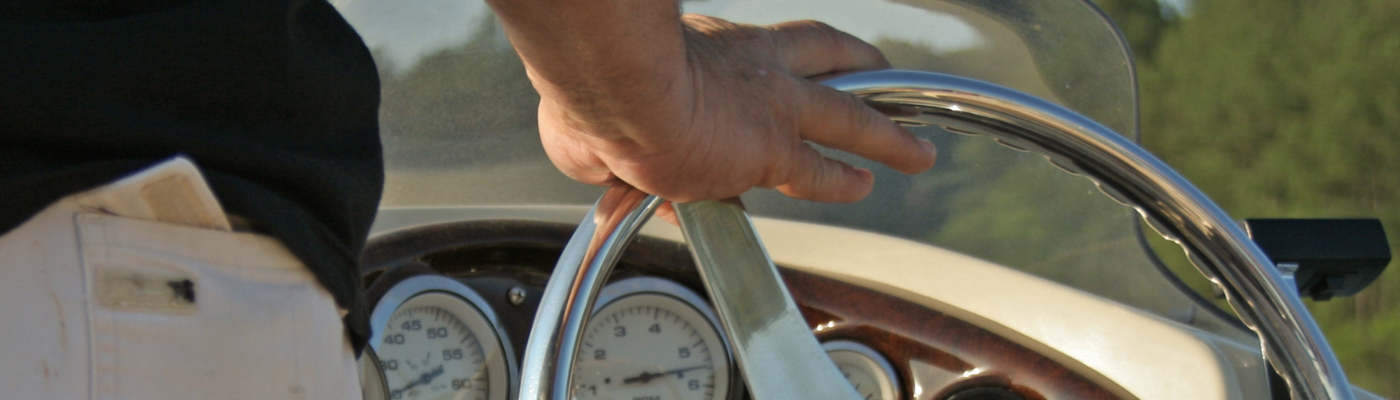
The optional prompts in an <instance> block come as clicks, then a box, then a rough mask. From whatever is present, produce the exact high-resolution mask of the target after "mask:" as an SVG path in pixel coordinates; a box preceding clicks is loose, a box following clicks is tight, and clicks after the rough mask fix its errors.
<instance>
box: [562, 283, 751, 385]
mask: <svg viewBox="0 0 1400 400" xmlns="http://www.w3.org/2000/svg"><path fill="white" fill-rule="evenodd" d="M598 304H600V306H599V307H597V308H595V310H594V312H593V317H592V318H591V320H590V322H589V323H588V326H587V327H586V328H585V330H584V337H583V343H582V344H581V345H580V346H579V354H578V356H577V357H578V358H577V360H578V361H577V362H576V363H575V367H574V372H573V398H574V399H577V400H592V399H647V400H722V399H725V398H727V397H728V396H729V392H730V382H731V376H732V369H731V365H732V363H731V362H730V358H729V351H728V350H727V348H726V347H725V343H724V340H723V336H721V335H722V334H721V333H720V331H719V330H718V329H716V322H715V318H714V313H713V312H712V311H710V309H709V308H708V307H706V306H704V303H703V302H702V301H701V300H700V297H699V296H698V295H696V294H695V293H694V292H691V291H690V290H689V289H686V288H684V287H682V286H680V285H678V284H675V283H673V282H670V281H665V280H661V279H656V278H631V279H627V280H623V281H619V282H617V283H614V284H611V285H609V286H608V287H606V288H604V289H603V291H602V293H601V294H600V296H599V299H598Z"/></svg>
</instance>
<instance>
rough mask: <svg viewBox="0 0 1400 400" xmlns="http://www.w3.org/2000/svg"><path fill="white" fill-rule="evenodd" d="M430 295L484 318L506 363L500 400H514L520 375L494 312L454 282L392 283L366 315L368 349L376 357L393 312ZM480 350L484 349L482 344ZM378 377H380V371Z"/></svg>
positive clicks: (431, 278) (433, 278)
mask: <svg viewBox="0 0 1400 400" xmlns="http://www.w3.org/2000/svg"><path fill="white" fill-rule="evenodd" d="M431 292H438V293H446V294H450V295H453V296H456V297H457V298H459V299H461V300H463V301H465V302H466V303H467V304H468V305H470V306H471V307H472V308H475V309H476V311H478V312H480V313H481V315H482V316H483V317H485V318H486V323H487V324H489V325H491V330H492V331H493V333H494V334H495V335H496V343H495V345H496V346H498V351H500V352H501V355H503V356H504V358H505V362H506V395H505V397H504V398H506V399H511V398H514V397H515V393H516V388H517V387H519V382H520V375H519V373H517V372H516V371H517V369H516V368H515V347H514V346H511V343H510V336H509V335H507V334H506V331H505V328H504V327H502V326H501V323H500V319H498V318H496V312H495V311H494V310H493V309H492V308H491V305H490V303H487V302H486V299H485V298H482V297H481V295H480V294H477V293H476V291H475V290H472V288H470V287H467V285H465V284H463V283H462V282H458V281H457V280H455V279H452V278H449V277H446V276H442V275H419V276H415V277H412V278H408V279H404V280H403V281H400V282H398V283H395V284H394V286H393V287H391V288H389V291H387V292H385V293H384V296H383V297H380V298H379V302H378V303H375V304H374V311H373V312H372V313H371V314H370V317H369V322H370V327H373V328H374V330H373V331H372V332H373V333H372V334H371V335H370V339H369V340H370V341H369V346H370V349H373V350H374V352H375V353H376V354H377V353H378V351H379V347H380V346H381V345H382V344H383V341H384V338H383V337H382V335H383V334H384V327H385V326H386V325H387V324H388V323H389V318H390V317H392V316H393V315H394V311H397V310H398V309H399V306H401V305H403V303H404V302H406V301H408V300H409V299H412V298H413V297H415V296H418V295H420V294H424V293H431ZM483 346H485V345H484V344H483ZM483 368H484V367H483ZM380 375H381V376H382V375H383V371H382V370H381V371H380ZM385 382H387V379H386V380H385ZM385 390H387V388H386V389H385ZM385 398H387V397H385Z"/></svg>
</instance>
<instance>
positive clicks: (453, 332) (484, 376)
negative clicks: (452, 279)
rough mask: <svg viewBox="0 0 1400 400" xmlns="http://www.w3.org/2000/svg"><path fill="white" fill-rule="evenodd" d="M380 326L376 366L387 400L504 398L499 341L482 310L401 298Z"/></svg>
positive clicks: (430, 297) (443, 300) (436, 295)
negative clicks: (383, 383) (387, 393)
mask: <svg viewBox="0 0 1400 400" xmlns="http://www.w3.org/2000/svg"><path fill="white" fill-rule="evenodd" d="M379 329H382V331H381V332H382V333H380V335H379V337H380V341H379V343H378V344H379V346H378V349H379V350H378V355H379V365H380V367H381V368H382V369H383V370H384V377H385V379H386V383H387V386H388V391H389V398H390V399H394V400H420V399H422V400H426V399H434V400H439V399H441V400H448V399H451V400H496V399H502V398H504V397H505V394H504V392H505V391H506V390H508V389H507V388H506V387H503V386H506V384H505V383H504V381H503V380H502V377H501V375H504V374H505V366H504V362H503V361H502V354H501V353H502V351H501V345H500V342H499V339H498V338H497V336H496V334H495V331H494V330H493V329H492V327H491V326H490V325H489V323H487V322H486V319H485V317H483V316H482V315H481V312H480V311H478V310H477V309H476V308H475V307H472V306H471V305H469V304H467V303H466V302H465V301H463V300H462V299H461V298H459V297H456V296H453V295H449V294H445V293H440V292H428V293H423V294H419V295H417V296H414V297H412V298H410V299H408V300H407V301H405V302H403V304H401V305H400V306H399V307H398V308H397V309H395V310H394V312H393V314H392V315H390V317H389V319H388V322H387V324H385V326H382V327H380V328H379ZM493 375H494V376H493Z"/></svg>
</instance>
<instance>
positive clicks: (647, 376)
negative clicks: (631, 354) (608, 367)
mask: <svg viewBox="0 0 1400 400" xmlns="http://www.w3.org/2000/svg"><path fill="white" fill-rule="evenodd" d="M705 367H708V365H697V366H694V367H689V368H678V369H673V370H670V371H666V372H643V373H642V374H641V375H637V376H634V377H631V378H626V379H623V380H622V383H623V384H628V383H647V382H651V380H652V379H656V378H660V377H663V376H666V375H670V374H676V377H677V378H679V377H681V374H684V373H685V372H686V371H690V370H696V369H701V368H705Z"/></svg>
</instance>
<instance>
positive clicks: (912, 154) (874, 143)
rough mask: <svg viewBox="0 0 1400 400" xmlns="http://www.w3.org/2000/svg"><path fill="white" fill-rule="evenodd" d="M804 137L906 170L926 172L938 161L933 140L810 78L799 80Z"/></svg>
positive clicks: (853, 97)
mask: <svg viewBox="0 0 1400 400" xmlns="http://www.w3.org/2000/svg"><path fill="white" fill-rule="evenodd" d="M797 84H798V85H799V86H801V87H802V89H803V90H802V92H803V95H802V96H801V97H800V100H798V101H799V103H798V105H797V107H799V110H797V112H798V115H799V116H800V118H801V119H800V120H799V123H798V124H799V125H798V130H799V134H800V135H801V136H802V138H803V139H806V140H811V141H813V142H816V143H817V144H820V145H823V146H826V147H830V148H833V149H837V150H841V151H846V152H849V153H852V154H855V155H858V156H861V157H865V158H867V159H870V160H872V161H876V162H879V163H881V164H885V165H887V166H889V167H890V168H894V169H895V170H898V171H900V172H903V173H906V174H913V173H919V172H923V171H925V170H928V169H929V168H932V167H933V164H934V162H935V161H937V155H938V152H937V149H935V148H934V146H933V143H930V142H929V141H927V140H923V139H919V138H917V137H915V136H914V134H913V133H912V132H910V131H909V130H908V129H905V128H904V127H902V126H899V124H896V123H895V122H894V121H891V120H890V119H889V118H888V117H886V116H885V115H884V114H882V113H881V112H880V111H877V110H875V109H874V108H871V107H870V106H868V105H866V104H865V102H863V101H861V100H860V98H859V97H856V96H855V95H853V94H850V93H846V92H842V91H839V90H836V89H832V88H830V87H826V86H822V85H820V84H816V83H812V82H810V81H805V80H802V81H799V82H797Z"/></svg>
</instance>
